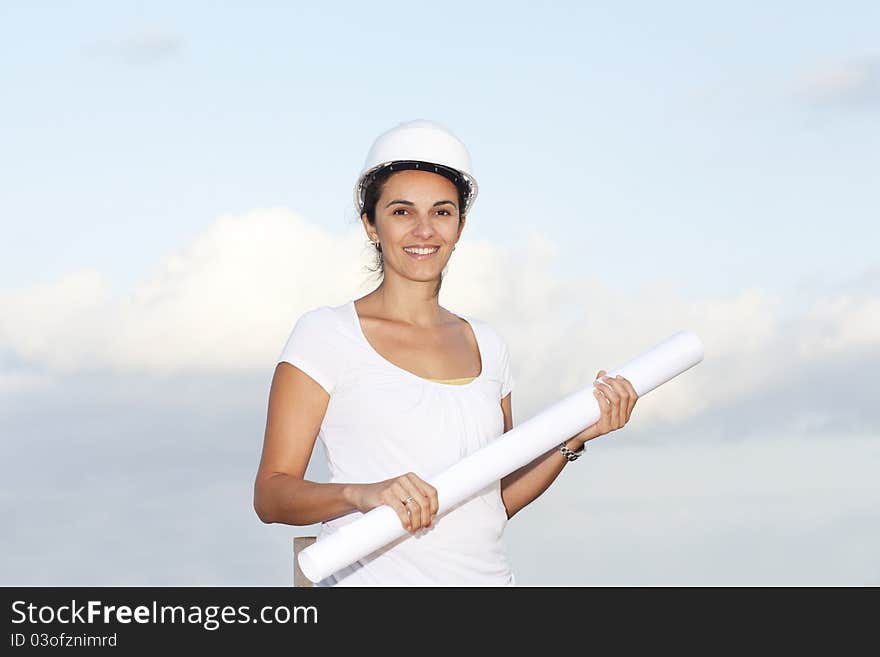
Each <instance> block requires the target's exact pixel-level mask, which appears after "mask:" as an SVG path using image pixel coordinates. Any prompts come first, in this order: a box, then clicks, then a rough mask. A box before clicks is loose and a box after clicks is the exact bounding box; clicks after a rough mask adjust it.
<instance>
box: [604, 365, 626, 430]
mask: <svg viewBox="0 0 880 657" xmlns="http://www.w3.org/2000/svg"><path fill="white" fill-rule="evenodd" d="M602 380H603V381H605V382H606V383H607V384H608V385H609V386H611V387H612V388H613V389H614V392H615V393H616V394H617V403H616V405H617V417H618V421H619V423H620V424H619V426H617V427H616V428H617V429H620V428H621V427H622V426H623V425H624V424H626V421H627V420H628V419H629V415H628V414H627V409H628V408H629V388H627V387H626V386H625V385H623V382H622V381H621V380H620V379H618V378H616V377H610V376H604V377H602Z"/></svg>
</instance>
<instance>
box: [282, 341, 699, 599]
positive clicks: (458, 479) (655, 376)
mask: <svg viewBox="0 0 880 657" xmlns="http://www.w3.org/2000/svg"><path fill="white" fill-rule="evenodd" d="M701 360H703V344H702V342H700V339H699V338H698V337H697V336H696V335H695V334H694V333H691V332H690V331H679V332H678V333H675V334H674V335H672V336H670V337H669V338H667V339H666V340H664V341H663V342H661V343H660V344H658V345H657V346H655V347H653V348H652V349H649V350H648V351H646V352H644V353H642V354H641V355H639V356H636V357H635V358H633V359H632V360H630V361H628V362H626V363H624V364H623V365H621V366H620V367H618V368H617V369H614V370H611V371H609V372H607V374H606V375H605V376H611V377H613V376H616V375H618V374H620V375H621V376H623V377H625V378H626V379H628V380H629V382H630V383H631V384H632V385H633V388H635V390H636V392H637V393H638V395H639V397H643V396H644V395H646V394H647V393H649V392H651V391H652V390H653V389H654V388H656V387H658V386H660V385H662V384H664V383H666V382H667V381H669V380H670V379H672V378H673V377H676V376H678V375H679V374H681V373H682V372H684V371H686V370H688V369H690V368H691V367H693V366H694V365H696V364H697V363H699V362H700V361H701ZM594 389H595V387H594V386H593V385H590V386H588V387H586V388H583V389H581V390H578V391H577V392H574V393H572V394H570V395H569V396H568V397H564V398H563V399H561V400H560V401H558V402H556V403H554V404H553V405H552V406H550V407H548V408H546V409H545V410H543V411H541V412H540V413H539V414H537V415H535V416H534V417H532V418H530V419H528V420H526V421H525V422H523V423H522V424H520V425H518V426H516V427H514V428H513V429H511V430H510V431H508V432H507V433H505V434H503V435H502V436H500V437H499V438H497V439H495V440H494V441H492V442H491V443H489V444H488V445H486V446H485V447H483V448H482V449H479V450H477V451H476V452H473V453H472V454H469V455H468V456H466V457H465V458H463V459H462V460H461V461H459V462H458V463H456V464H455V465H452V466H450V467H448V468H446V469H445V470H444V471H442V472H440V473H439V474H437V475H436V476H433V477H431V478H428V479H426V481H427V482H428V483H430V484H431V485H432V486H434V487H435V488H436V489H437V497H438V501H439V503H440V508H439V509H438V511H437V515H438V516H440V515H442V514H443V513H444V512H445V511H448V510H449V509H451V508H452V507H454V506H456V505H457V504H458V503H460V502H462V501H464V500H466V499H467V498H469V497H471V496H472V495H474V494H475V493H477V492H479V491H481V490H482V489H484V488H485V487H486V486H488V485H489V484H491V483H493V482H494V481H496V480H498V479H501V478H502V477H505V476H507V475H508V474H510V473H511V472H513V471H514V470H516V469H517V468H520V467H522V466H523V465H525V464H527V463H529V462H531V461H532V460H534V459H535V458H537V457H538V456H540V455H541V454H543V453H544V452H546V451H547V450H548V449H550V448H553V447H556V446H557V445H559V443H561V442H562V441H564V440H568V439H569V438H571V437H572V436H574V435H575V434H577V433H579V432H581V431H583V430H584V429H586V428H587V427H588V426H590V425H591V424H593V423H595V422H596V421H597V420H598V419H599V417H600V415H601V411H600V409H599V402H598V401H597V400H596V398H595V397H594V396H593V390H594ZM406 533H407V531H406V530H405V529H404V528H403V526H402V525H401V523H400V518H399V517H398V516H397V513H396V512H395V511H394V509H392V508H391V507H390V506H387V505H384V504H383V505H382V506H378V507H376V508H374V509H371V510H370V511H368V512H367V513H365V514H363V516H362V517H361V518H358V519H357V520H355V521H353V522H351V523H349V524H347V525H343V526H342V527H340V528H338V529H337V530H336V531H335V532H333V533H332V534H330V535H328V536H327V537H326V538H322V540H320V541H315V542H314V543H313V544H312V545H310V546H309V547H308V548H306V549H305V550H302V551H301V552H300V553H299V565H300V568H301V569H302V572H303V574H304V575H305V576H306V577H308V578H309V579H310V580H311V581H312V582H317V581H319V580H321V579H324V578H325V577H327V576H328V575H330V574H332V573H334V572H336V571H337V570H340V569H341V568H344V567H345V566H348V565H349V564H351V563H353V562H354V561H357V560H358V559H360V558H362V557H364V556H366V555H368V554H370V553H371V552H373V551H375V550H378V549H379V548H381V547H383V546H385V545H387V544H388V543H390V542H391V541H393V540H395V539H397V538H399V537H400V536H403V535H404V534H406Z"/></svg>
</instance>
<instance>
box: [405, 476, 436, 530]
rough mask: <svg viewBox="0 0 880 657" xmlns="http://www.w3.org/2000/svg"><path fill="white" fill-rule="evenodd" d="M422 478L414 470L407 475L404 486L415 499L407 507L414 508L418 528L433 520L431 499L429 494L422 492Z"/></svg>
mask: <svg viewBox="0 0 880 657" xmlns="http://www.w3.org/2000/svg"><path fill="white" fill-rule="evenodd" d="M419 481H420V479H419V478H418V477H417V476H416V475H415V474H414V473H412V472H410V473H407V474H406V475H405V482H406V483H404V485H403V486H404V488H406V489H407V490H408V491H409V495H408V497H412V498H413V499H412V500H410V502H409V503H408V504H407V507H411V508H412V509H413V516H414V518H415V519H416V520H417V521H418V528H419V529H421V528H422V527H427V526H428V523H430V522H431V501H430V500H429V499H428V496H427V495H425V494H424V493H423V492H422V488H421V486H420V485H419Z"/></svg>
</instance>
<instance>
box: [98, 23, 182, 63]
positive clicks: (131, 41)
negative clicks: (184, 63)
mask: <svg viewBox="0 0 880 657" xmlns="http://www.w3.org/2000/svg"><path fill="white" fill-rule="evenodd" d="M185 43H186V42H185V39H184V38H183V37H182V36H180V35H178V34H173V33H170V32H164V31H152V32H140V33H136V34H129V35H126V36H122V37H119V38H115V39H102V40H100V41H96V42H94V43H91V44H89V45H87V46H86V47H85V48H84V49H83V51H84V52H85V53H86V54H87V55H89V56H93V57H109V58H114V59H118V60H120V61H122V62H123V63H125V64H128V65H129V66H149V65H152V64H157V63H159V62H161V61H163V60H166V59H171V58H173V57H175V56H177V55H179V54H180V53H181V52H182V51H183V48H184V46H185Z"/></svg>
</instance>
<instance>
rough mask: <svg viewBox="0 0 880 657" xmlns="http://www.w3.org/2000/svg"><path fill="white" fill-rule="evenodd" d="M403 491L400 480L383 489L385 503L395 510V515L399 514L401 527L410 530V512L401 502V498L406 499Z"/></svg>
mask: <svg viewBox="0 0 880 657" xmlns="http://www.w3.org/2000/svg"><path fill="white" fill-rule="evenodd" d="M403 493H404V489H403V486H401V485H400V482H394V484H393V485H392V486H391V487H389V488H387V489H386V490H385V496H386V499H385V504H387V505H388V506H390V507H391V508H392V509H394V510H395V511H396V512H397V515H398V516H400V524H401V525H403V528H404V529H405V530H406V531H408V532H411V531H412V514H411V513H410V511H409V509H407V508H406V505H405V504H404V503H403V500H405V499H406V495H404V494H403Z"/></svg>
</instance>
